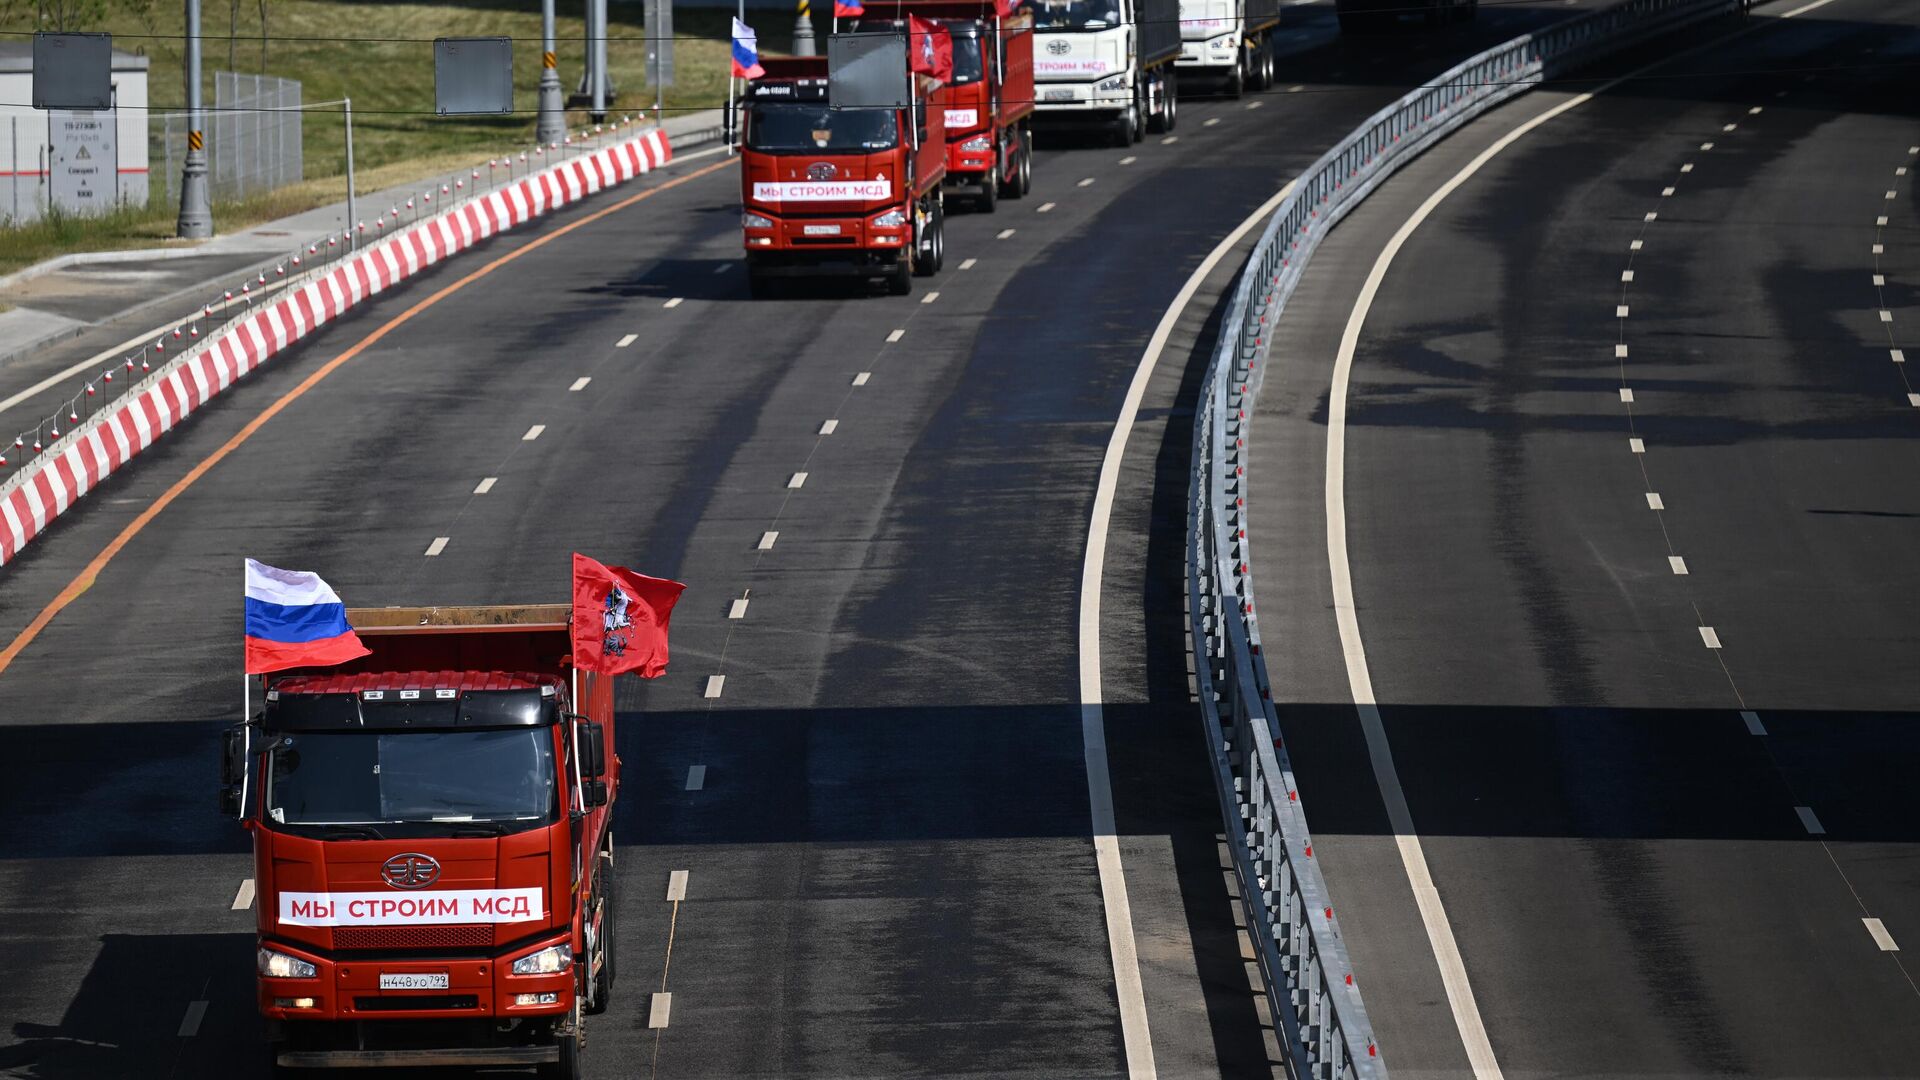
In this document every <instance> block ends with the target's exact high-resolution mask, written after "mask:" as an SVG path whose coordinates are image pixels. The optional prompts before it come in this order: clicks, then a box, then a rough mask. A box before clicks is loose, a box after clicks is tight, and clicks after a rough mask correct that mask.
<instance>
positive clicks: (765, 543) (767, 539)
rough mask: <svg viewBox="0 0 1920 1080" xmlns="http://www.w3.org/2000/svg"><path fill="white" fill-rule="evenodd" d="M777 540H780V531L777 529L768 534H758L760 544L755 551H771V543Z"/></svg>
mask: <svg viewBox="0 0 1920 1080" xmlns="http://www.w3.org/2000/svg"><path fill="white" fill-rule="evenodd" d="M778 539H780V530H778V529H774V530H772V531H769V532H763V533H761V534H760V543H759V545H758V546H757V548H756V550H759V551H772V550H773V542H774V541H775V540H778Z"/></svg>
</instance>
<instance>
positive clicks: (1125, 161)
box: [1120, 155, 1140, 165]
mask: <svg viewBox="0 0 1920 1080" xmlns="http://www.w3.org/2000/svg"><path fill="white" fill-rule="evenodd" d="M1139 160H1140V159H1139V158H1137V157H1133V156H1132V155H1128V156H1127V157H1123V158H1121V159H1120V164H1122V165H1131V164H1133V163H1134V162H1136V161H1139Z"/></svg>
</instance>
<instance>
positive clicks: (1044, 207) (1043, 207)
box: [1033, 202, 1054, 214]
mask: <svg viewBox="0 0 1920 1080" xmlns="http://www.w3.org/2000/svg"><path fill="white" fill-rule="evenodd" d="M1053 207H1054V204H1053V203H1050V202H1043V203H1041V204H1040V205H1039V206H1036V207H1034V208H1033V212H1034V213H1036V214H1044V213H1046V212H1047V211H1049V210H1051V209H1053Z"/></svg>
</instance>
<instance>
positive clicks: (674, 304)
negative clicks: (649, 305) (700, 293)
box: [660, 296, 687, 308]
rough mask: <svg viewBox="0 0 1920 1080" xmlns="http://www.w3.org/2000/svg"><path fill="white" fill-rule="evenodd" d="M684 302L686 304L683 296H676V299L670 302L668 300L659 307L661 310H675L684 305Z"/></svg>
mask: <svg viewBox="0 0 1920 1080" xmlns="http://www.w3.org/2000/svg"><path fill="white" fill-rule="evenodd" d="M686 302H687V298H686V297H684V296H676V297H674V298H673V299H671V300H669V301H667V302H666V303H664V304H661V305H660V306H661V307H663V308H677V307H679V306H680V305H681V304H684V303H686Z"/></svg>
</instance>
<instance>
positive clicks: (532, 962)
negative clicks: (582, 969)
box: [513, 945, 573, 975]
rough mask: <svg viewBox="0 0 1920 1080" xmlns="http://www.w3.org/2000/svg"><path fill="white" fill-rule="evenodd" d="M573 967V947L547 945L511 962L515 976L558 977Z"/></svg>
mask: <svg viewBox="0 0 1920 1080" xmlns="http://www.w3.org/2000/svg"><path fill="white" fill-rule="evenodd" d="M572 966H573V946H571V945H549V946H547V947H546V948H544V949H541V950H540V951H539V952H537V953H528V954H527V955H525V956H523V957H521V958H520V959H518V960H515V961H514V962H513V973H514V974H515V975H558V974H560V973H561V972H563V971H565V970H567V969H568V968H570V967H572Z"/></svg>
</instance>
